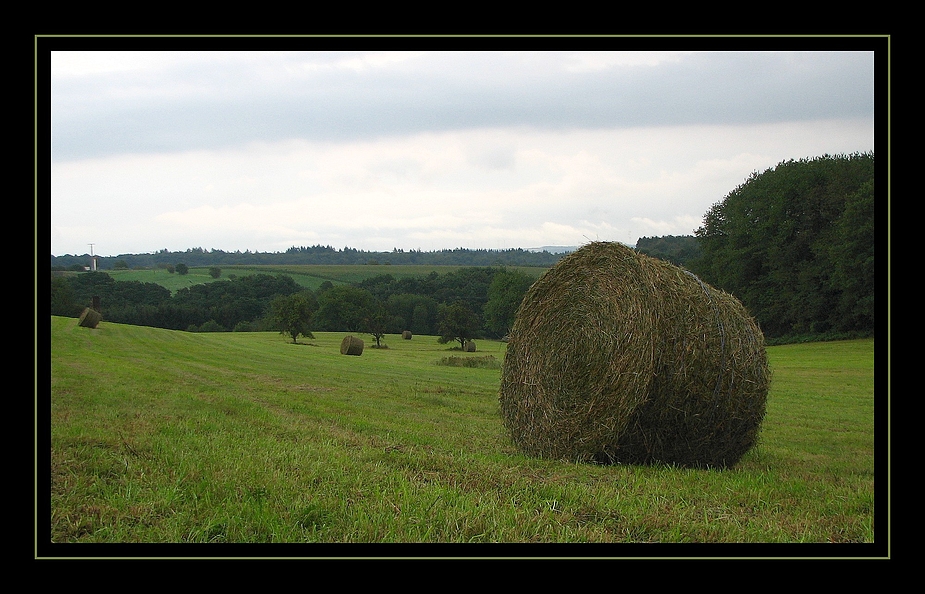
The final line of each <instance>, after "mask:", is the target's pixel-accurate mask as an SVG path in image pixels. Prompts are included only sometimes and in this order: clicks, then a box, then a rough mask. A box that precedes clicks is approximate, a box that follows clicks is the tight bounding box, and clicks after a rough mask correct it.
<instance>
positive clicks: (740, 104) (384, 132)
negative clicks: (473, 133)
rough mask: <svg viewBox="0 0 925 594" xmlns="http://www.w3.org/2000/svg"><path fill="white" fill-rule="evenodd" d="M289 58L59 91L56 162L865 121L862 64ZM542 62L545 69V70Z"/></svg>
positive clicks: (728, 59)
mask: <svg viewBox="0 0 925 594" xmlns="http://www.w3.org/2000/svg"><path fill="white" fill-rule="evenodd" d="M525 56H526V58H529V59H525ZM298 57H299V56H298V55H286V56H285V58H286V60H287V61H286V62H274V61H273V60H270V59H269V58H270V57H264V58H262V59H255V58H254V56H251V57H250V59H245V61H243V62H241V63H237V64H235V63H231V62H229V61H228V60H219V61H214V62H203V63H200V62H192V63H190V64H187V65H174V66H170V65H168V66H165V67H164V68H163V69H160V70H156V71H144V72H138V73H131V72H129V73H125V72H122V73H117V74H115V75H112V76H107V75H94V76H92V77H84V78H75V79H70V80H67V79H62V80H56V81H55V82H54V84H53V90H54V93H53V98H52V109H53V116H54V119H53V129H52V134H53V151H54V153H53V156H54V158H55V159H75V158H86V157H93V156H103V155H108V154H113V153H119V152H150V151H155V152H161V151H181V150H196V149H209V148H217V147H221V146H227V145H234V144H242V143H247V142H251V141H274V140H283V139H290V138H303V139H307V140H333V141H337V140H351V139H357V138H362V137H375V136H392V135H406V134H414V133H419V132H424V131H445V130H451V129H466V128H479V127H497V126H506V127H507V126H530V127H536V128H549V129H557V128H596V127H633V126H651V125H659V126H663V125H679V124H716V123H729V124H732V123H758V122H773V121H787V120H790V121H793V120H809V119H821V118H836V117H852V116H858V115H869V114H872V113H873V60H872V54H871V53H870V52H847V53H846V52H819V53H789V52H780V53H777V52H771V53H740V52H708V53H694V54H690V55H688V56H686V57H685V58H683V59H681V60H679V61H675V62H665V63H663V64H660V65H658V66H632V67H628V66H611V67H609V68H607V69H605V70H598V71H590V72H581V73H577V72H569V71H566V70H565V68H564V64H565V61H566V56H565V55H564V54H555V55H552V54H550V55H544V56H539V55H524V54H487V53H476V54H441V53H439V52H437V53H434V54H428V55H426V56H424V57H420V58H415V59H413V60H407V61H405V62H401V63H398V64H396V65H394V66H391V65H390V66H383V67H381V68H376V67H369V68H367V69H359V70H349V69H339V70H338V69H335V68H334V66H333V61H334V60H335V58H336V59H341V60H343V59H346V58H349V57H350V55H344V54H331V55H327V54H317V55H313V56H311V57H312V58H313V59H315V60H316V62H315V63H313V64H310V66H313V67H317V68H307V67H306V65H305V64H304V63H299V62H298V61H296V59H297V58H298ZM257 58H260V56H257ZM539 58H548V61H546V62H545V67H544V65H543V64H542V63H541V62H543V61H542V60H540V59H539ZM319 60H323V61H324V62H323V63H321V62H319ZM469 60H471V61H472V64H470V65H468V66H467V64H469V62H468V61H469Z"/></svg>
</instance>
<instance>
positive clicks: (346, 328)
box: [316, 285, 376, 332]
mask: <svg viewBox="0 0 925 594" xmlns="http://www.w3.org/2000/svg"><path fill="white" fill-rule="evenodd" d="M375 302H376V300H375V298H374V297H373V295H372V293H370V292H369V291H367V290H365V289H361V288H359V287H354V286H351V285H338V286H336V287H332V288H330V289H328V290H327V291H324V292H323V293H320V294H319V295H318V313H317V315H316V321H317V328H318V329H323V330H327V331H330V332H365V331H366V322H367V320H368V319H369V316H370V313H371V312H372V311H373V306H374V304H375Z"/></svg>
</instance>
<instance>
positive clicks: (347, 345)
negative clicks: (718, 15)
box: [340, 335, 363, 356]
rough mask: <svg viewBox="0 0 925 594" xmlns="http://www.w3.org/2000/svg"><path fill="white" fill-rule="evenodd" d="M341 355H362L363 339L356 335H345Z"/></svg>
mask: <svg viewBox="0 0 925 594" xmlns="http://www.w3.org/2000/svg"><path fill="white" fill-rule="evenodd" d="M340 354H341V355H357V356H359V355H362V354H363V341H362V340H361V339H359V338H357V337H356V336H349V335H348V336H345V337H344V340H342V341H341V343H340Z"/></svg>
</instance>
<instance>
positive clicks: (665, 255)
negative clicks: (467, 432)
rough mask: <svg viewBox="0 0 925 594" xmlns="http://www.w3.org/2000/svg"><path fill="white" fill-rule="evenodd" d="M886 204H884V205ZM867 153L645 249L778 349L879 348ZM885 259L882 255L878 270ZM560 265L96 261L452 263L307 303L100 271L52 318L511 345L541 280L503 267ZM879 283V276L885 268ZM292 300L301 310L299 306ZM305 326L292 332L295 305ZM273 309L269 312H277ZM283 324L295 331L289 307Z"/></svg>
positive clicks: (798, 174)
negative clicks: (85, 313)
mask: <svg viewBox="0 0 925 594" xmlns="http://www.w3.org/2000/svg"><path fill="white" fill-rule="evenodd" d="M880 204H881V205H882V203H880ZM877 207H878V202H877V201H876V200H875V192H874V156H873V154H872V153H864V154H853V155H840V156H828V155H826V156H823V157H817V158H811V159H803V160H799V161H795V160H791V161H786V162H782V163H780V164H778V165H777V166H776V167H775V168H773V169H768V170H766V171H764V172H760V173H759V172H755V173H753V174H752V175H751V176H750V177H749V178H748V179H746V180H745V182H743V183H742V184H741V185H740V186H738V187H737V188H735V189H734V190H733V191H731V192H730V193H729V194H728V195H727V196H726V197H725V198H723V199H722V200H720V201H719V202H717V203H716V204H714V205H713V206H712V207H711V208H710V209H709V210H708V212H707V213H706V214H705V215H704V218H703V225H702V226H701V227H700V228H699V229H697V231H696V233H695V235H693V236H665V237H641V238H639V240H638V242H637V244H636V249H637V250H638V251H640V252H642V253H645V254H647V255H650V256H653V257H657V258H661V259H664V260H666V261H669V262H672V263H674V264H676V265H679V266H683V267H685V268H687V269H688V270H690V271H691V272H694V273H695V274H697V275H698V276H700V278H701V279H703V280H704V281H706V282H708V283H709V284H711V285H713V286H714V287H717V288H720V289H723V290H725V291H727V292H729V293H731V294H733V295H735V296H736V297H737V298H738V299H739V300H740V301H742V303H743V304H744V305H745V307H746V308H747V309H748V311H749V312H750V313H751V315H752V316H753V317H754V318H755V319H756V320H757V321H758V323H759V325H760V326H761V328H762V330H763V332H764V333H765V336H766V337H767V338H768V339H769V342H771V343H773V342H787V341H796V340H820V339H834V338H847V337H855V336H872V335H873V333H874V322H875V315H874V314H875V292H876V288H877V285H878V283H877V282H876V277H875V272H876V268H877V267H876V266H875V260H876V258H875V250H874V247H875V224H874V221H875V211H876V210H877ZM883 255H884V254H880V256H881V257H883ZM562 256H563V254H550V253H548V252H533V251H527V250H500V251H493V250H466V249H462V248H460V249H456V250H443V251H440V252H420V251H410V252H404V251H401V250H394V251H393V252H384V253H383V252H363V251H359V250H354V249H350V248H344V249H342V250H336V249H334V248H331V247H330V246H326V247H322V246H314V247H292V248H290V249H289V250H287V251H286V252H285V253H275V254H260V253H250V252H244V253H241V252H234V253H231V252H223V251H221V250H203V249H201V248H195V249H190V250H187V251H186V252H167V251H166V250H162V251H160V252H157V253H154V254H138V255H132V254H123V255H120V256H116V257H112V258H100V259H99V268H100V269H101V270H106V269H107V268H112V267H113V266H115V265H117V264H118V266H128V267H131V268H153V267H161V266H168V265H169V266H172V265H173V264H174V263H176V262H178V261H182V262H183V263H184V265H186V266H191V267H205V266H219V265H233V264H252V265H253V264H428V265H434V264H453V265H462V266H464V268H461V269H459V270H457V271H455V272H451V273H445V274H438V273H437V272H430V273H422V274H421V276H419V277H411V278H400V279H396V278H394V277H392V276H391V275H389V274H387V273H386V272H387V270H388V268H387V267H384V269H383V273H384V274H381V275H379V276H375V277H372V278H369V279H367V280H364V281H362V282H360V283H356V284H354V285H346V286H336V287H335V286H333V285H332V284H330V283H326V284H324V285H322V286H321V287H320V288H319V289H318V290H317V291H307V290H305V289H304V288H303V287H301V286H299V285H298V284H297V283H296V282H295V281H294V280H293V279H292V278H291V277H288V276H286V275H279V274H277V275H270V274H257V275H248V276H244V277H241V278H234V279H229V280H220V281H215V282H210V283H203V284H199V285H193V286H191V287H188V288H184V289H180V290H179V291H177V292H176V294H171V292H170V291H169V290H167V289H165V288H163V287H161V286H160V285H157V284H154V283H141V282H138V281H115V280H114V279H113V278H112V277H111V276H109V275H108V274H106V273H105V272H82V273H80V274H72V275H68V276H55V275H53V276H52V280H51V285H52V286H51V289H52V290H51V311H52V314H53V315H65V316H72V317H76V316H78V315H79V314H80V312H81V311H82V310H83V308H85V307H87V306H88V305H89V304H90V302H91V299H92V297H93V296H99V297H101V303H102V304H104V305H103V308H102V309H103V310H104V311H103V314H104V318H105V319H106V320H108V321H112V322H119V323H126V324H136V325H145V326H155V327H160V328H168V329H174V330H191V331H252V330H279V331H281V332H283V333H288V334H290V335H293V333H294V332H295V334H294V335H293V339H295V336H296V335H297V334H298V333H302V334H303V335H309V334H310V332H311V331H312V330H314V331H350V332H368V333H371V334H373V335H374V336H377V335H378V336H377V340H378V338H379V337H381V336H382V335H384V334H398V333H401V332H402V331H405V330H408V331H411V332H412V333H414V334H430V335H437V336H441V337H442V339H445V340H446V341H447V342H450V341H453V340H460V339H461V338H462V337H463V335H465V336H464V338H478V337H482V336H487V337H496V338H500V337H503V336H505V335H506V334H507V332H508V330H509V328H510V326H511V324H512V323H513V318H514V315H515V314H516V309H517V306H518V305H519V304H520V301H521V299H522V298H523V295H524V294H525V293H526V291H527V289H528V288H529V286H530V283H531V282H532V280H533V278H534V277H531V276H529V275H526V274H524V273H522V272H517V271H514V270H509V269H507V268H505V266H514V265H518V266H522V265H530V266H541V267H549V266H552V265H554V264H555V263H556V262H557V261H558V260H559V259H560V258H561V257H562ZM88 265H89V255H86V254H85V255H83V256H59V257H55V256H52V270H83V269H84V267H85V266H88ZM880 270H881V273H882V271H883V267H882V266H881V267H880ZM296 296H297V299H296ZM285 298H292V303H293V304H295V303H297V304H298V311H299V312H303V313H300V314H298V315H299V316H302V317H308V318H309V319H307V320H303V321H301V322H300V323H299V324H297V325H296V326H293V325H292V324H293V322H288V326H287V323H286V322H284V320H285V319H287V315H285V312H286V310H287V307H286V303H287V302H286V299H285ZM274 301H275V306H273V307H271V304H272V303H274ZM288 318H292V308H289V315H288Z"/></svg>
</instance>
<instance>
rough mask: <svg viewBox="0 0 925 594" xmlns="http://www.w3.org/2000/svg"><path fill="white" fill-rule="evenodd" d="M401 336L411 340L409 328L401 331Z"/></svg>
mask: <svg viewBox="0 0 925 594" xmlns="http://www.w3.org/2000/svg"><path fill="white" fill-rule="evenodd" d="M401 337H402V338H403V339H405V340H411V330H405V331H404V332H402V333H401Z"/></svg>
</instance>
